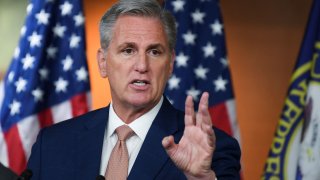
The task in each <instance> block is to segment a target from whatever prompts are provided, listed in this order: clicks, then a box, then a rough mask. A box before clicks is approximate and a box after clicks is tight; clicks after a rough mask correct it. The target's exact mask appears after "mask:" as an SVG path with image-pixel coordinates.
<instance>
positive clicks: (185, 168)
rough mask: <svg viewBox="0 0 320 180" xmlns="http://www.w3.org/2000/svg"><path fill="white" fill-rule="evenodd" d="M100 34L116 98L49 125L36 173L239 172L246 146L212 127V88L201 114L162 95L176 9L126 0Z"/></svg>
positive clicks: (38, 148)
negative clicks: (242, 148)
mask: <svg viewBox="0 0 320 180" xmlns="http://www.w3.org/2000/svg"><path fill="white" fill-rule="evenodd" d="M100 37H101V38H100V40H101V49H99V50H98V53H97V59H98V65H99V69H100V74H101V76H102V77H103V78H108V79H109V82H110V89H111V96H112V102H111V103H110V105H109V106H108V107H106V108H102V109H98V110H95V111H92V112H90V113H88V114H85V115H83V116H80V117H77V118H74V119H72V120H69V121H65V122H62V123H59V124H57V125H54V126H52V127H49V128H46V129H43V130H42V131H41V132H40V133H39V135H38V139H37V142H36V143H35V145H34V147H33V149H32V154H31V157H30V159H29V162H28V168H30V169H31V170H32V171H33V174H34V177H33V179H46V180H49V179H77V180H79V179H84V180H85V179H86V180H88V179H94V178H95V177H96V176H97V175H99V174H100V175H105V177H106V179H126V178H128V179H139V180H141V179H186V178H188V179H215V178H217V179H219V180H221V179H239V170H240V163H239V161H240V160H239V159H240V149H239V145H238V143H237V141H236V140H235V139H233V138H231V137H229V136H227V135H226V134H225V133H223V132H222V131H220V130H218V129H216V128H212V124H211V119H210V115H209V112H208V98H209V95H208V93H203V95H202V97H201V100H200V104H199V112H198V113H195V112H194V107H193V101H192V98H191V97H190V96H189V97H187V99H186V108H185V113H183V112H180V111H178V110H176V109H174V108H173V107H172V106H171V104H170V103H169V101H168V100H167V99H166V98H165V97H163V92H164V88H165V85H166V82H167V80H168V78H169V77H170V74H171V72H172V69H173V63H174V59H175V52H174V47H175V39H176V29H175V22H174V18H173V17H172V16H171V15H170V13H168V12H167V11H165V10H163V9H162V8H161V7H160V6H159V4H158V3H157V2H156V1H153V0H120V1H119V2H118V3H116V4H115V5H114V6H112V7H111V8H110V9H109V10H108V11H107V12H106V14H105V15H104V16H103V17H102V19H101V22H100ZM123 125H124V126H123ZM128 127H130V128H128ZM123 128H125V129H126V130H125V131H127V132H128V134H127V135H124V136H125V138H123V137H122V136H123V135H121V133H120V132H119V131H120V130H119V129H123ZM118 137H119V138H118ZM215 139H217V141H216V140H215ZM175 142H178V144H176V143H175ZM119 151H121V153H119ZM117 153H118V154H120V155H119V156H115V154H117ZM120 171H122V172H121V173H122V174H121V173H120ZM123 171H125V172H123ZM114 173H118V174H117V175H114ZM123 174H125V175H124V176H123ZM120 177H123V178H120Z"/></svg>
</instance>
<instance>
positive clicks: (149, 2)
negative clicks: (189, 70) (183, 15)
mask: <svg viewBox="0 0 320 180" xmlns="http://www.w3.org/2000/svg"><path fill="white" fill-rule="evenodd" d="M120 16H138V17H151V18H156V19H159V20H160V22H161V23H162V26H163V28H164V31H165V34H166V36H167V40H168V43H169V48H170V49H172V50H173V49H174V47H175V45H176V36H177V32H176V24H175V19H174V17H173V16H172V14H171V13H170V12H169V11H167V10H165V9H163V8H162V7H161V6H160V4H159V3H158V2H157V1H155V0H119V1H118V2H117V3H116V4H114V5H113V6H112V7H111V8H110V9H109V10H108V11H107V12H106V13H105V14H104V15H103V16H102V18H101V20H100V26H99V31H100V44H101V47H102V48H103V49H107V48H108V46H109V44H110V41H111V39H112V36H113V28H114V25H115V23H116V21H117V19H118V18H119V17H120Z"/></svg>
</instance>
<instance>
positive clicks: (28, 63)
mask: <svg viewBox="0 0 320 180" xmlns="http://www.w3.org/2000/svg"><path fill="white" fill-rule="evenodd" d="M21 61H22V63H23V66H22V68H23V69H24V70H27V69H30V68H32V67H33V63H34V61H35V58H34V57H33V56H31V55H30V54H29V53H28V54H26V56H25V57H24V58H23V59H22V60H21Z"/></svg>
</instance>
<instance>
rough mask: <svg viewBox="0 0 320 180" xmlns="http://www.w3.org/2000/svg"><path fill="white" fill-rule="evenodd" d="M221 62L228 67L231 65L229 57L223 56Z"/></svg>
mask: <svg viewBox="0 0 320 180" xmlns="http://www.w3.org/2000/svg"><path fill="white" fill-rule="evenodd" d="M220 63H221V64H222V66H223V67H224V68H227V67H228V66H229V61H228V59H227V58H221V59H220Z"/></svg>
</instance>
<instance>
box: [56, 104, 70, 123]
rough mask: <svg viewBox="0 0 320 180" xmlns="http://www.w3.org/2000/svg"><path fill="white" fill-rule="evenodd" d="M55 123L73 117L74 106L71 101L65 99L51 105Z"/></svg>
mask: <svg viewBox="0 0 320 180" xmlns="http://www.w3.org/2000/svg"><path fill="white" fill-rule="evenodd" d="M51 112H52V118H53V123H54V124H55V123H58V122H61V121H64V120H67V119H70V118H71V117H72V107H71V103H70V101H65V102H63V103H60V104H58V105H55V106H53V107H51Z"/></svg>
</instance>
